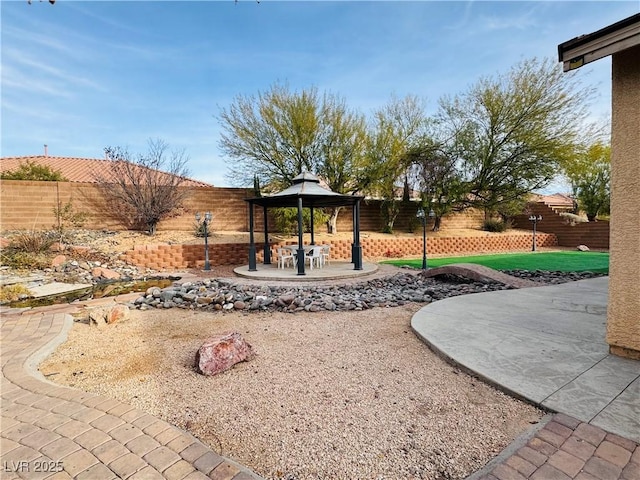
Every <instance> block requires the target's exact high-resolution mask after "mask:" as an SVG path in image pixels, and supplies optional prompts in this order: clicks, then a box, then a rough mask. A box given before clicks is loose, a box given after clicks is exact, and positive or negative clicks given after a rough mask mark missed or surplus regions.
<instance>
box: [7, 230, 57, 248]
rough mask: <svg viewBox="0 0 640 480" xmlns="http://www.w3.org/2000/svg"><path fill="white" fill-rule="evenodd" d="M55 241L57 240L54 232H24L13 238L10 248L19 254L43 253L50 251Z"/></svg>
mask: <svg viewBox="0 0 640 480" xmlns="http://www.w3.org/2000/svg"><path fill="white" fill-rule="evenodd" d="M55 241H56V238H55V236H54V235H53V234H52V232H44V231H40V230H31V231H24V232H20V233H19V234H18V235H16V236H14V237H12V238H11V243H10V245H9V248H10V249H11V250H14V251H17V252H24V253H43V252H47V251H49V249H50V248H51V246H52V245H53V244H54V243H55Z"/></svg>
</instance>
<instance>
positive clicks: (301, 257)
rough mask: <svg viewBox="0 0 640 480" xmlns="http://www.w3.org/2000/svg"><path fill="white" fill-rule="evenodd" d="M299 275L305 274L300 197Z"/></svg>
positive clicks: (299, 203) (299, 199)
mask: <svg viewBox="0 0 640 480" xmlns="http://www.w3.org/2000/svg"><path fill="white" fill-rule="evenodd" d="M296 254H297V258H298V275H305V273H304V246H303V245H302V197H298V251H297V252H296Z"/></svg>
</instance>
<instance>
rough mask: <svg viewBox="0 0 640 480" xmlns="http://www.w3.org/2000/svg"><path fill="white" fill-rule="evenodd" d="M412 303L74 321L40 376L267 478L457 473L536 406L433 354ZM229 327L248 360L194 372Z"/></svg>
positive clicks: (525, 422)
mask: <svg viewBox="0 0 640 480" xmlns="http://www.w3.org/2000/svg"><path fill="white" fill-rule="evenodd" d="M421 306H422V305H414V304H411V305H406V306H403V307H397V308H387V309H383V308H376V309H372V310H368V311H363V312H348V313H344V312H341V313H335V312H334V313H328V312H319V313H307V314H295V315H293V314H286V313H250V314H246V313H238V312H234V313H206V312H194V311H185V310H178V309H172V310H164V311H161V310H153V311H147V312H140V311H133V312H132V315H131V318H130V319H128V320H126V321H125V322H123V323H120V324H114V325H111V326H109V327H107V328H105V329H103V330H97V329H96V328H91V327H89V326H88V325H87V324H85V323H76V325H75V326H74V328H73V329H72V331H71V332H70V335H69V340H68V341H67V342H66V343H65V344H63V345H62V346H61V347H59V348H58V350H57V351H56V352H55V353H54V354H53V355H52V356H51V357H50V358H49V359H47V360H46V361H45V362H44V363H43V364H42V365H41V368H40V369H41V370H42V372H43V373H44V374H45V375H48V376H49V379H51V380H53V381H56V382H58V383H61V384H66V385H71V386H74V387H77V388H81V389H84V390H86V391H89V392H94V393H99V394H105V395H108V396H111V397H113V398H117V399H119V400H121V401H124V402H127V403H129V404H131V405H134V406H136V407H138V408H141V409H143V410H145V411H148V412H149V413H151V414H154V415H156V416H158V417H161V418H163V419H165V420H167V421H168V422H170V423H172V424H175V425H178V426H180V427H182V428H185V429H187V430H189V431H190V432H191V433H193V434H194V435H195V436H196V437H198V438H200V439H201V440H202V441H203V442H205V443H207V444H208V445H210V446H211V447H212V448H213V449H214V450H217V451H219V452H220V453H222V454H223V455H226V456H228V457H230V458H233V459H235V460H237V461H238V462H240V463H242V464H244V465H246V466H247V467H249V468H251V469H253V470H254V471H255V472H256V473H258V474H260V475H262V476H264V477H266V478H278V479H279V478H286V479H289V480H293V479H299V480H302V479H314V480H315V479H410V478H430V479H444V478H446V479H448V478H464V477H466V476H467V475H469V474H470V473H472V472H473V471H475V470H477V469H479V468H480V467H482V466H483V465H484V464H485V463H486V462H487V461H488V460H489V459H491V458H492V457H493V456H494V455H495V454H497V453H498V452H499V451H500V450H501V449H503V448H504V447H505V446H507V445H508V444H509V443H510V442H511V441H512V440H513V439H514V438H515V437H516V436H518V435H519V434H520V433H522V432H523V431H525V430H526V429H527V428H529V427H530V426H531V424H532V423H535V422H537V421H538V420H539V419H540V418H541V416H542V412H541V411H540V410H538V409H536V408H534V407H532V406H530V405H527V404H525V403H522V402H520V401H517V400H515V399H512V398H510V397H508V396H506V395H504V394H502V393H501V392H498V391H496V390H495V389H493V388H492V387H490V386H488V385H485V384H484V383H482V382H480V381H478V380H476V379H474V378H472V377H470V376H468V375H466V374H463V373H461V372H459V371H458V370H457V369H456V368H455V367H452V366H451V365H449V364H447V363H446V362H444V361H442V360H441V359H440V358H439V357H437V356H436V355H435V354H433V353H432V352H431V351H430V350H429V349H428V348H427V347H426V346H425V345H424V344H423V343H422V342H421V341H420V340H419V339H418V338H417V337H416V336H415V335H414V334H413V332H412V331H411V329H410V326H409V325H410V319H411V316H412V314H413V313H414V312H415V311H417V310H418V309H419V308H421ZM427 308H428V307H427ZM228 330H237V331H239V332H240V333H241V334H242V335H243V336H244V337H245V339H246V340H247V341H248V342H249V343H250V344H251V345H252V346H253V347H254V350H255V351H256V353H257V355H256V356H255V357H254V358H253V359H252V360H251V361H249V362H244V363H240V364H238V365H236V366H235V367H234V368H233V369H231V370H229V371H227V372H224V373H222V374H220V375H218V376H215V377H204V376H201V375H199V374H197V373H196V372H195V369H194V358H195V353H196V351H197V349H198V347H199V346H200V345H201V344H202V343H203V342H204V340H205V339H206V338H207V337H208V336H210V335H212V334H215V333H221V332H224V331H228Z"/></svg>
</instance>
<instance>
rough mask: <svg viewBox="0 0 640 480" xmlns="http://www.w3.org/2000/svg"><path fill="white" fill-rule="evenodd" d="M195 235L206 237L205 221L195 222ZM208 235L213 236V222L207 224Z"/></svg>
mask: <svg viewBox="0 0 640 480" xmlns="http://www.w3.org/2000/svg"><path fill="white" fill-rule="evenodd" d="M193 235H194V236H196V237H201V238H204V223H202V222H194V223H193ZM207 237H211V224H209V225H208V226H207Z"/></svg>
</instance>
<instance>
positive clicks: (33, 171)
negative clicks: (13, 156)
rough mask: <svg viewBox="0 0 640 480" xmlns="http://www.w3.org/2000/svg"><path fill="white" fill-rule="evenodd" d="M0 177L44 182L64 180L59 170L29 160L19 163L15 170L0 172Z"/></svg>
mask: <svg viewBox="0 0 640 480" xmlns="http://www.w3.org/2000/svg"><path fill="white" fill-rule="evenodd" d="M0 178H2V180H37V181H44V182H64V181H66V179H65V178H64V177H63V176H62V173H60V171H58V170H53V169H52V168H51V167H48V166H46V165H40V164H39V163H36V162H32V161H29V160H27V161H26V162H25V163H21V164H20V165H19V166H18V168H16V169H15V170H9V171H6V172H4V173H2V174H0Z"/></svg>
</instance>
